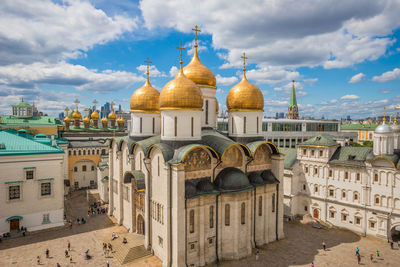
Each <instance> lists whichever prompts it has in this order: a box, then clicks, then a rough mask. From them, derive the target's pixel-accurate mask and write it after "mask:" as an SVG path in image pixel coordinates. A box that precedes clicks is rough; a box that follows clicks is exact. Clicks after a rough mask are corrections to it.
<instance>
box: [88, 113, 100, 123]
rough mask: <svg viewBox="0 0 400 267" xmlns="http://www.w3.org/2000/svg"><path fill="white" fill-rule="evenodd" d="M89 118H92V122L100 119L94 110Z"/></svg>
mask: <svg viewBox="0 0 400 267" xmlns="http://www.w3.org/2000/svg"><path fill="white" fill-rule="evenodd" d="M90 117H91V118H92V120H94V121H97V120H98V119H99V118H100V114H99V113H98V112H97V110H94V111H93V112H92V114H91V115H90Z"/></svg>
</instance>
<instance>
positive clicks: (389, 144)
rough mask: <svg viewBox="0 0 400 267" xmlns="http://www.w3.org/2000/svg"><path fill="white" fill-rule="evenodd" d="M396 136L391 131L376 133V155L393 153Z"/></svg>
mask: <svg viewBox="0 0 400 267" xmlns="http://www.w3.org/2000/svg"><path fill="white" fill-rule="evenodd" d="M393 144H394V137H393V134H390V133H375V134H374V154H375V155H386V154H389V155H392V154H393Z"/></svg>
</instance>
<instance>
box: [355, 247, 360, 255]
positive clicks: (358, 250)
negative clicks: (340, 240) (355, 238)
mask: <svg viewBox="0 0 400 267" xmlns="http://www.w3.org/2000/svg"><path fill="white" fill-rule="evenodd" d="M359 254H360V249H359V248H358V247H357V248H356V255H359Z"/></svg>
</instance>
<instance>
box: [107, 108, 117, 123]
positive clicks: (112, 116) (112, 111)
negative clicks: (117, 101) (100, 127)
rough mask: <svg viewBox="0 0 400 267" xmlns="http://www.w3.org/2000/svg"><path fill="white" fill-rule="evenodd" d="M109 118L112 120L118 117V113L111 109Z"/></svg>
mask: <svg viewBox="0 0 400 267" xmlns="http://www.w3.org/2000/svg"><path fill="white" fill-rule="evenodd" d="M108 118H109V119H110V120H112V121H114V120H115V119H116V118H117V114H115V113H114V110H111V112H110V114H108Z"/></svg>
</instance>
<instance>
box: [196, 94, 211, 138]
mask: <svg viewBox="0 0 400 267" xmlns="http://www.w3.org/2000/svg"><path fill="white" fill-rule="evenodd" d="M206 124H208V100H206ZM192 136H193V135H192Z"/></svg>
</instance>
